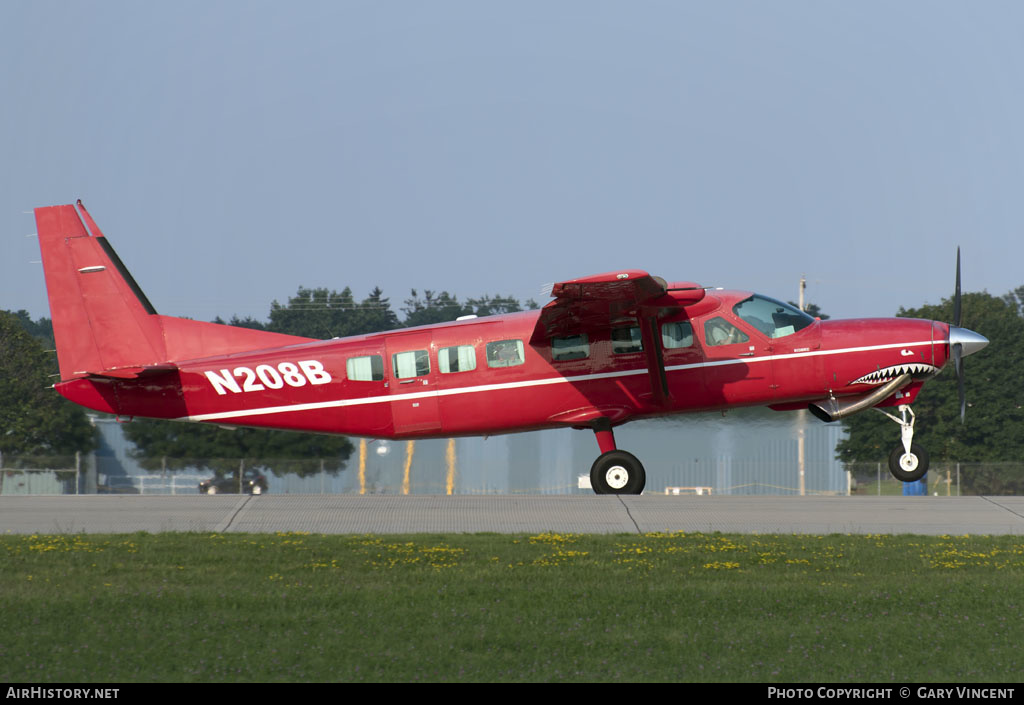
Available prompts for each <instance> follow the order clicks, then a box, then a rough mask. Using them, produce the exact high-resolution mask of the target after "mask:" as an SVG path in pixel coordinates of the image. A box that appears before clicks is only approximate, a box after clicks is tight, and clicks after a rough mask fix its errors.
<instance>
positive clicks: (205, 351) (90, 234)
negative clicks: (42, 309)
mask: <svg viewBox="0 0 1024 705" xmlns="http://www.w3.org/2000/svg"><path fill="white" fill-rule="evenodd" d="M35 213H36V225H37V228H38V232H39V247H40V250H41V251H42V256H43V270H44V273H45V276H46V289H47V293H48V295H49V299H50V315H51V316H52V318H53V334H54V338H55V339H56V342H57V361H58V363H59V365H60V375H61V379H62V380H64V381H67V380H72V379H78V378H82V377H107V378H111V377H113V378H133V377H137V376H140V375H145V374H148V373H153V372H162V371H169V370H173V369H174V368H175V367H176V365H175V363H176V362H179V361H184V360H192V359H197V358H203V357H212V356H215V355H223V354H227V353H232V352H240V351H244V350H258V349H264V348H276V347H283V346H286V345H293V344H296V343H304V342H308V341H309V339H308V338H300V337H296V336H290V335H283V334H280V333H268V332H266V331H259V330H250V329H248V328H236V327H233V326H223V325H218V324H215V323H204V322H202V321H191V320H188V319H183V318H172V317H170V316H161V315H159V314H157V312H156V309H154V308H153V305H152V304H151V303H150V302H149V300H148V299H147V298H146V296H145V294H143V293H142V290H141V289H140V288H139V285H138V284H137V283H136V282H135V279H133V278H132V275H131V274H130V273H129V272H128V270H127V269H126V268H125V266H124V264H123V263H122V262H121V259H120V258H119V257H118V256H117V253H116V252H114V248H113V247H111V246H110V243H109V242H108V241H107V238H106V237H105V236H104V235H103V233H102V232H101V231H100V229H99V228H98V227H97V226H96V223H95V222H94V221H93V219H92V217H91V216H90V215H89V213H88V211H86V210H85V207H84V206H83V205H82V202H81V201H79V202H78V203H77V204H76V205H65V206H50V207H46V208H37V209H36V211H35Z"/></svg>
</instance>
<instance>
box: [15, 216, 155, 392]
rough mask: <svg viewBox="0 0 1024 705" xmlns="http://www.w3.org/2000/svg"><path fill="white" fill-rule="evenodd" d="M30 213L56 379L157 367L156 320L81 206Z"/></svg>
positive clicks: (144, 298) (141, 294)
mask: <svg viewBox="0 0 1024 705" xmlns="http://www.w3.org/2000/svg"><path fill="white" fill-rule="evenodd" d="M35 213H36V225H37V228H38V232H39V247H40V249H41V250H42V255H43V270H44V272H45V275H46V290H47V294H48V295H49V298H50V315H51V316H52V318H53V335H54V338H55V339H56V342H57V360H58V362H59V364H60V376H61V378H62V379H64V380H69V379H74V378H76V377H82V376H85V375H88V374H90V373H93V374H95V373H99V372H104V371H111V370H118V369H122V368H126V367H140V366H146V365H156V364H160V363H162V362H164V361H165V360H166V350H165V345H164V340H163V332H162V328H161V324H160V318H159V316H157V315H156V311H154V310H153V306H152V305H151V304H150V303H149V301H148V300H147V299H146V297H145V296H144V295H143V293H142V291H141V290H140V289H139V287H138V285H137V284H136V283H135V280H134V279H132V276H131V275H130V274H129V273H128V271H127V270H126V269H125V267H124V265H123V264H122V263H121V260H120V258H119V257H118V256H117V254H116V253H115V252H114V249H113V248H112V247H111V246H110V243H108V242H107V239H106V238H105V237H103V233H101V232H100V230H99V228H97V227H96V224H95V223H94V222H93V220H92V218H90V217H89V214H88V213H87V212H86V210H85V208H84V207H83V206H82V203H81V201H79V202H78V204H77V206H75V205H66V206H50V207H47V208H37V209H36V211H35Z"/></svg>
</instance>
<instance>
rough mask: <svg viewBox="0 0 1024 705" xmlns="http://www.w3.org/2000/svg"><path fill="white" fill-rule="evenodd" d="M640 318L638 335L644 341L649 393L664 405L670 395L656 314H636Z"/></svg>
mask: <svg viewBox="0 0 1024 705" xmlns="http://www.w3.org/2000/svg"><path fill="white" fill-rule="evenodd" d="M638 318H639V319H640V335H641V337H642V339H643V341H644V355H646V356H647V376H648V377H649V378H650V380H651V393H652V394H653V395H654V401H655V402H657V403H658V404H659V405H665V404H666V403H667V402H668V400H669V397H670V394H669V391H668V376H667V375H666V374H665V355H664V352H663V351H662V349H661V336H660V335H658V317H657V316H638Z"/></svg>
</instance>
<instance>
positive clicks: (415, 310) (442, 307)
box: [402, 289, 473, 327]
mask: <svg viewBox="0 0 1024 705" xmlns="http://www.w3.org/2000/svg"><path fill="white" fill-rule="evenodd" d="M411 294H412V298H409V299H406V300H405V306H403V307H402V312H403V313H405V320H404V321H402V322H403V324H405V325H406V326H410V327H411V326H425V325H429V324H431V323H444V322H445V321H454V320H455V319H456V318H458V317H459V316H468V315H470V314H472V313H473V308H472V307H471V306H469V305H468V304H460V303H459V299H458V297H457V296H454V295H452V294H449V293H448V292H447V291H442V292H441V293H440V294H436V293H434V292H433V291H431V290H430V289H426V290H424V292H423V298H420V296H419V294H418V293H416V290H415V289H413V290H412V292H411Z"/></svg>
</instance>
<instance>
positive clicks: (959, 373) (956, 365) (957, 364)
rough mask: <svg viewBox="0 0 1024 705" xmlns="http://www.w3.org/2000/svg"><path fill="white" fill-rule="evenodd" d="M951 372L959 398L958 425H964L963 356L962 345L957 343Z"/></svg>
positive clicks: (965, 403) (965, 406) (965, 396)
mask: <svg viewBox="0 0 1024 705" xmlns="http://www.w3.org/2000/svg"><path fill="white" fill-rule="evenodd" d="M952 353H953V371H954V372H956V389H957V393H958V394H959V396H960V423H964V417H965V416H966V414H967V393H966V392H965V391H964V356H963V345H962V344H961V343H957V344H955V345H954V346H953V350H952Z"/></svg>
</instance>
